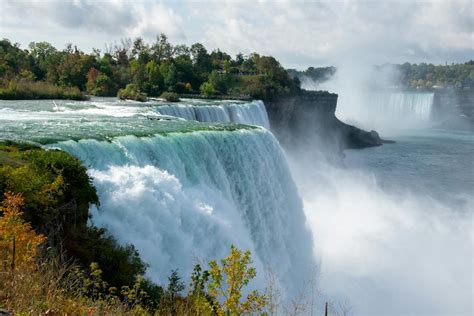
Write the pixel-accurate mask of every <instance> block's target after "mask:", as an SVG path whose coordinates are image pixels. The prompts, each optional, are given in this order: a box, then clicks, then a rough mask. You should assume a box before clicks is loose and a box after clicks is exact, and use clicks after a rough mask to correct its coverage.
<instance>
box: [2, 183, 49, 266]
mask: <svg viewBox="0 0 474 316" xmlns="http://www.w3.org/2000/svg"><path fill="white" fill-rule="evenodd" d="M23 204H24V199H23V196H22V195H21V194H19V193H18V194H14V193H12V192H6V193H5V195H4V200H3V202H2V207H0V212H1V213H2V217H0V254H1V257H2V261H3V262H1V263H0V264H1V266H0V269H3V270H2V271H4V272H5V271H6V270H7V269H8V268H10V269H11V270H15V269H31V268H32V267H34V262H35V259H36V254H37V249H38V247H39V246H40V245H41V244H42V243H43V242H44V241H45V239H46V238H45V237H44V236H43V235H38V234H36V232H35V231H34V230H33V229H32V228H31V225H30V223H26V222H25V221H24V220H23V219H22V214H23V213H22V211H21V207H22V206H23Z"/></svg>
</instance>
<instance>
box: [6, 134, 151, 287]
mask: <svg viewBox="0 0 474 316" xmlns="http://www.w3.org/2000/svg"><path fill="white" fill-rule="evenodd" d="M6 192H17V193H21V194H22V197H23V200H24V203H23V213H22V214H21V218H23V219H24V220H25V221H27V222H30V223H31V225H32V228H33V229H34V230H35V231H36V232H38V233H40V234H42V235H44V236H45V237H47V240H46V241H45V247H47V248H49V251H48V256H52V257H54V256H62V257H64V259H65V260H74V261H75V262H76V263H77V264H78V265H80V266H81V267H85V268H87V267H89V266H90V264H91V263H92V262H97V263H98V264H99V265H100V266H101V267H102V269H103V277H104V279H105V280H106V281H107V282H108V283H109V284H110V285H111V286H116V287H119V288H120V287H121V286H124V285H127V286H131V285H133V284H134V282H135V279H136V277H137V276H138V275H141V274H143V273H144V271H145V268H146V265H145V263H143V262H142V261H141V260H140V257H139V255H138V252H137V251H136V249H135V248H134V247H133V246H131V245H119V244H118V243H117V242H116V241H115V239H114V238H112V237H111V236H109V235H108V234H107V232H106V231H105V230H104V229H101V228H97V227H94V226H90V225H88V223H87V222H88V219H89V207H90V205H91V204H98V202H99V200H98V196H97V193H96V190H95V188H94V187H93V186H92V183H91V179H90V178H89V176H88V175H87V170H86V168H85V167H84V166H83V165H82V164H81V162H80V161H79V160H78V159H76V158H74V157H73V156H71V155H69V154H68V153H66V152H64V151H58V150H48V151H46V150H44V149H41V148H39V147H35V146H32V145H28V144H16V143H8V142H4V143H1V142H0V199H1V197H3V195H4V194H5V193H6Z"/></svg>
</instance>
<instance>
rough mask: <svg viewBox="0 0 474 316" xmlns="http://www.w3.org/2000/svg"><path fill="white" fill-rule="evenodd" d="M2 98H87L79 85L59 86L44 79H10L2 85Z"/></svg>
mask: <svg viewBox="0 0 474 316" xmlns="http://www.w3.org/2000/svg"><path fill="white" fill-rule="evenodd" d="M0 99H5V100H25V99H71V100H87V99H88V98H87V96H86V95H84V94H83V93H82V92H81V91H80V90H79V88H77V87H59V86H56V85H53V84H51V83H47V82H44V81H34V82H32V81H24V80H20V81H10V82H8V84H6V86H5V87H3V88H2V87H0Z"/></svg>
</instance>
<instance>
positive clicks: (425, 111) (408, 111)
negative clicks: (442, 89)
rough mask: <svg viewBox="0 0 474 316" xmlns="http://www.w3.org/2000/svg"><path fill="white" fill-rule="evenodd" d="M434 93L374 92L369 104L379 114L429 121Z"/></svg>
mask: <svg viewBox="0 0 474 316" xmlns="http://www.w3.org/2000/svg"><path fill="white" fill-rule="evenodd" d="M433 96H434V94H433V93H407V92H396V93H395V92H394V93H372V94H371V97H370V99H369V100H370V101H369V105H370V106H371V107H373V108H374V110H375V111H376V112H377V114H378V115H386V116H394V117H396V118H400V119H413V120H418V121H422V122H428V121H429V120H430V118H431V110H432V106H433Z"/></svg>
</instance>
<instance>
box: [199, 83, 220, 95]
mask: <svg viewBox="0 0 474 316" xmlns="http://www.w3.org/2000/svg"><path fill="white" fill-rule="evenodd" d="M199 90H200V91H201V93H202V94H203V95H205V96H206V97H210V96H212V95H214V94H216V90H214V86H213V85H212V84H211V83H209V82H204V83H203V84H202V85H201V87H200V88H199Z"/></svg>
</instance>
